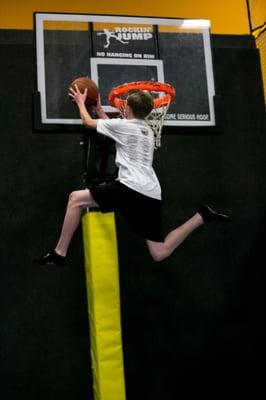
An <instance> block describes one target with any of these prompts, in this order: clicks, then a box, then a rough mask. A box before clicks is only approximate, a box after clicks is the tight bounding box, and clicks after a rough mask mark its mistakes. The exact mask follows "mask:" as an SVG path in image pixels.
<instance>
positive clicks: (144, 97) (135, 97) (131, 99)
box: [127, 90, 153, 119]
mask: <svg viewBox="0 0 266 400" xmlns="http://www.w3.org/2000/svg"><path fill="white" fill-rule="evenodd" d="M127 104H128V105H129V106H130V107H131V108H132V111H133V114H134V117H136V118H139V119H145V118H146V117H147V116H148V115H149V114H150V112H151V110H152V109H153V97H152V95H151V94H150V93H149V92H145V91H143V90H132V91H130V92H129V96H128V98H127Z"/></svg>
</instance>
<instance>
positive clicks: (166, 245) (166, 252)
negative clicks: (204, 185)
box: [146, 213, 204, 261]
mask: <svg viewBox="0 0 266 400" xmlns="http://www.w3.org/2000/svg"><path fill="white" fill-rule="evenodd" d="M203 223H204V221H203V218H202V216H201V215H200V214H199V213H196V214H195V215H193V217H191V218H190V219H189V220H188V221H186V222H185V223H184V224H183V225H180V226H179V227H178V228H176V229H174V230H172V231H171V232H169V233H168V235H167V236H166V238H165V239H164V242H154V241H152V240H148V239H146V242H147V246H148V249H149V252H150V254H151V256H152V258H153V259H154V260H155V261H162V260H164V259H165V258H167V257H168V256H170V254H172V253H173V251H174V250H175V249H176V248H177V247H178V246H179V245H180V244H181V243H182V242H183V241H184V240H185V239H186V238H187V237H188V236H189V235H190V234H191V233H192V232H193V231H194V230H195V229H197V228H199V227H200V226H201V225H202V224H203Z"/></svg>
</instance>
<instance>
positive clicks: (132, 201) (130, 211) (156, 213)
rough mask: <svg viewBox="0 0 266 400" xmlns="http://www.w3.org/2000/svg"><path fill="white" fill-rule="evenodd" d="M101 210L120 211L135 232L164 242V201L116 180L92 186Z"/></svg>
mask: <svg viewBox="0 0 266 400" xmlns="http://www.w3.org/2000/svg"><path fill="white" fill-rule="evenodd" d="M90 192H91V195H92V197H93V199H94V200H95V201H96V203H97V204H98V205H99V207H100V210H101V212H103V213H106V212H110V211H119V212H120V213H121V214H122V215H123V216H124V217H125V218H126V220H127V222H128V223H129V224H130V226H131V228H132V230H133V232H134V233H136V234H137V235H138V236H140V237H141V238H143V239H149V240H153V241H155V242H163V240H164V238H163V229H162V202H161V200H156V199H153V198H151V197H148V196H145V195H143V194H141V193H139V192H136V191H135V190H133V189H130V188H129V187H127V186H125V185H123V184H122V183H120V182H118V181H115V182H112V183H106V184H102V185H98V186H95V187H91V188H90Z"/></svg>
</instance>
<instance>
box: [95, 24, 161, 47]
mask: <svg viewBox="0 0 266 400" xmlns="http://www.w3.org/2000/svg"><path fill="white" fill-rule="evenodd" d="M97 35H98V36H104V37H105V44H104V46H103V47H104V48H105V49H108V48H109V46H110V45H111V42H112V41H116V42H120V43H122V44H129V43H130V42H133V41H147V40H150V39H152V38H153V33H152V30H151V28H148V27H145V28H144V27H134V28H133V27H121V28H120V27H116V28H115V29H114V30H112V31H111V30H109V29H103V31H102V32H98V33H97Z"/></svg>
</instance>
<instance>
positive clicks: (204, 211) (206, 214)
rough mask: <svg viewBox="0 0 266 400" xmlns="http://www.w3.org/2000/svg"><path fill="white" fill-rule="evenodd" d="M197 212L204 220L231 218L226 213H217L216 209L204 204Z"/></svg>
mask: <svg viewBox="0 0 266 400" xmlns="http://www.w3.org/2000/svg"><path fill="white" fill-rule="evenodd" d="M198 213H199V214H200V215H201V216H202V218H203V221H204V222H211V221H215V222H229V221H231V218H230V217H229V216H228V215H226V214H221V213H218V212H217V211H214V210H212V209H211V208H210V207H209V206H207V205H206V204H203V205H202V206H200V208H199V209H198Z"/></svg>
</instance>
